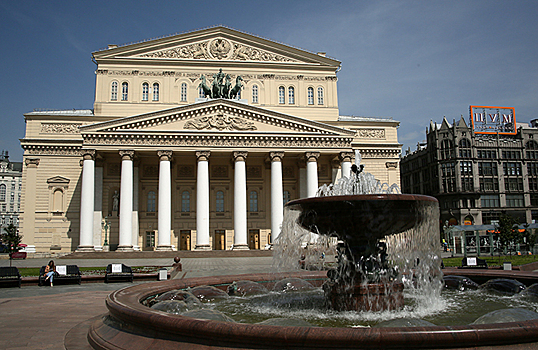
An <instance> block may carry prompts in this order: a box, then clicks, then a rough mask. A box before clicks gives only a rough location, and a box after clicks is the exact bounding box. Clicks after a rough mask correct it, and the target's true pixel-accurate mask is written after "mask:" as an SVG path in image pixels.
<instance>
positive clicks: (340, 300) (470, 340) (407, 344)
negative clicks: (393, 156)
mask: <svg viewBox="0 0 538 350" xmlns="http://www.w3.org/2000/svg"><path fill="white" fill-rule="evenodd" d="M354 170H355V171H354V175H355V176H354V178H352V179H351V180H350V179H346V178H344V180H343V181H342V183H343V184H344V185H345V186H351V187H352V188H353V191H352V193H354V194H352V195H345V194H343V190H342V188H341V187H338V186H336V185H335V186H326V187H324V188H322V189H320V192H323V193H328V194H330V196H325V197H315V198H307V199H300V200H296V201H292V202H290V203H288V204H287V206H286V207H287V212H288V214H289V215H288V218H287V219H286V220H285V222H284V224H283V230H288V231H290V234H291V235H292V236H293V235H296V236H298V237H300V238H301V239H302V238H304V237H305V236H310V235H311V234H312V233H314V234H317V235H320V237H334V239H335V240H337V242H338V245H337V254H338V264H337V266H336V267H335V268H333V269H331V270H329V271H328V272H324V271H296V272H285V273H267V274H257V275H235V276H220V277H205V278H191V279H183V280H171V281H163V282H157V283H152V284H141V285H137V286H133V287H128V288H125V289H121V290H118V291H116V292H113V293H112V294H110V295H109V296H108V297H107V300H106V304H107V307H108V309H109V314H107V315H105V316H103V317H102V318H100V319H99V320H96V321H95V322H94V323H93V324H92V326H91V327H90V331H89V333H88V340H89V343H90V344H91V346H92V347H93V348H95V349H150V348H160V349H168V348H189V349H232V348H241V349H272V348H282V349H356V348H369V349H390V348H398V349H402V348H412V349H417V348H425V349H435V348H451V349H464V348H465V349H468V348H473V349H475V348H476V349H480V348H481V347H484V349H486V348H487V349H492V348H496V346H497V345H498V346H499V348H502V349H530V348H533V346H534V347H536V346H538V319H535V320H525V321H519V322H504V323H491V324H472V325H452V326H435V325H431V324H427V323H420V324H418V325H417V324H416V323H415V324H414V325H415V326H412V327H399V326H389V327H388V328H371V327H361V328H352V327H347V328H343V327H337V328H327V327H308V326H304V325H296V326H275V325H267V324H247V323H235V322H222V321H215V320H209V319H202V318H200V317H199V316H196V315H193V316H190V317H187V316H181V315H174V314H168V313H165V312H162V311H157V310H153V309H150V308H148V307H147V306H146V305H143V304H142V302H146V303H147V300H150V299H151V298H154V297H155V296H156V295H161V294H164V293H166V292H169V291H171V290H175V289H178V290H184V289H188V288H194V287H197V286H215V287H217V288H220V289H226V288H228V286H230V285H232V284H233V282H235V281H239V280H249V281H253V282H257V283H259V284H260V285H263V286H265V287H267V288H268V289H272V288H273V286H275V285H276V284H277V283H278V281H279V280H282V279H283V278H290V277H300V278H302V279H304V280H307V281H309V282H311V283H312V284H313V285H315V286H318V287H319V286H321V285H323V290H324V294H325V297H326V300H327V304H328V306H329V307H330V308H332V309H333V310H337V311H339V310H344V311H343V312H367V313H376V312H393V311H391V310H398V309H401V308H402V307H403V305H404V302H403V300H404V298H403V289H404V285H405V288H406V289H408V288H417V289H418V290H420V289H421V288H422V287H424V286H433V289H431V290H433V291H434V293H433V294H435V293H437V292H439V291H440V289H441V287H442V285H441V283H440V281H441V276H442V274H441V273H440V266H439V265H440V261H439V260H438V258H437V255H436V253H435V249H438V247H437V245H438V243H439V239H438V208H437V201H436V200H435V199H434V198H432V197H427V196H417V195H405V194H394V193H393V190H394V188H393V187H389V186H384V185H380V184H378V183H372V182H368V183H367V187H368V186H370V187H372V186H373V187H374V188H377V189H379V188H382V187H384V188H385V189H388V191H385V192H386V193H383V194H373V193H371V192H366V193H368V194H355V193H357V192H359V193H365V192H364V186H365V184H364V183H360V182H357V181H356V180H357V179H361V178H364V177H367V176H369V175H368V174H363V173H362V172H361V171H360V170H361V167H360V165H358V166H356V167H354ZM368 191H370V190H368ZM335 194H336V195H335ZM430 233H433V234H430ZM281 236H282V237H279V238H280V246H281V247H283V249H282V250H281V251H278V250H277V251H275V256H276V259H277V260H281V261H288V262H290V261H292V263H293V264H295V267H297V259H296V258H293V257H292V258H288V259H286V258H283V256H282V255H281V254H282V252H284V251H287V252H289V251H295V252H296V253H297V252H300V250H301V249H303V248H301V245H300V244H299V247H297V242H296V241H293V240H289V238H286V237H284V236H283V235H282V234H281ZM432 249H433V253H432ZM475 275H477V276H478V275H479V276H481V277H483V278H486V279H489V278H492V276H495V277H499V276H498V275H499V274H498V273H496V272H492V271H480V272H477V273H475ZM501 275H502V274H501ZM516 275H517V273H516V272H510V274H504V276H502V277H513V276H516ZM521 276H523V275H521V274H520V277H521ZM523 277H527V278H528V281H527V282H529V281H533V282H535V281H536V280H538V278H536V277H535V276H533V275H525V276H523ZM335 312H336V311H335ZM518 344H522V345H521V346H519V345H518Z"/></svg>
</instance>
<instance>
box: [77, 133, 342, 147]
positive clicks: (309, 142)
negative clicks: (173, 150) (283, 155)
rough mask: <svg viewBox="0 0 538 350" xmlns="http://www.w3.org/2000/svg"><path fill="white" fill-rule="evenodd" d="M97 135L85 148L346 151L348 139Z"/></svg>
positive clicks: (87, 140)
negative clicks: (184, 147)
mask: <svg viewBox="0 0 538 350" xmlns="http://www.w3.org/2000/svg"><path fill="white" fill-rule="evenodd" d="M121 136H122V137H118V136H115V135H109V136H108V135H107V136H104V135H97V136H93V137H86V139H85V141H84V143H85V145H86V146H89V145H115V146H125V145H131V146H189V147H241V148H253V147H262V148H305V147H308V148H318V149H320V148H350V147H351V141H352V139H351V138H347V137H320V138H316V137H283V136H275V137H273V136H253V137H248V138H246V137H245V138H238V137H233V136H225V135H159V136H158V137H157V136H152V135H140V136H139V135H137V137H123V135H121Z"/></svg>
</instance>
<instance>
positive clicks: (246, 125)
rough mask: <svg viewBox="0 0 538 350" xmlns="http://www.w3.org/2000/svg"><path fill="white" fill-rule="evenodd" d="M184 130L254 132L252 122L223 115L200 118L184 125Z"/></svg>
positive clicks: (254, 128)
mask: <svg viewBox="0 0 538 350" xmlns="http://www.w3.org/2000/svg"><path fill="white" fill-rule="evenodd" d="M184 129H194V130H204V129H218V130H256V127H255V126H254V123H253V122H249V121H246V120H244V119H241V118H239V117H232V116H228V115H224V114H217V115H211V116H207V115H204V116H201V117H198V118H194V119H192V120H189V121H187V122H186V123H185V126H184Z"/></svg>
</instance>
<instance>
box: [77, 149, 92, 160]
mask: <svg viewBox="0 0 538 350" xmlns="http://www.w3.org/2000/svg"><path fill="white" fill-rule="evenodd" d="M80 155H81V156H82V159H83V160H95V150H94V149H81V150H80Z"/></svg>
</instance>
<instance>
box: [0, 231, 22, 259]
mask: <svg viewBox="0 0 538 350" xmlns="http://www.w3.org/2000/svg"><path fill="white" fill-rule="evenodd" d="M0 237H1V238H2V242H3V243H4V244H5V245H6V250H7V252H8V253H9V266H11V263H12V260H13V257H12V255H13V253H15V252H18V251H19V250H20V249H21V247H19V244H20V243H21V241H22V236H21V235H19V231H18V230H17V227H16V226H15V225H13V224H9V226H8V227H4V232H2V233H1V234H0Z"/></svg>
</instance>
